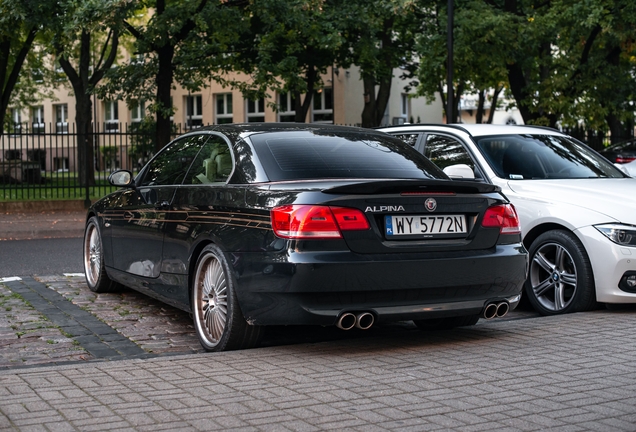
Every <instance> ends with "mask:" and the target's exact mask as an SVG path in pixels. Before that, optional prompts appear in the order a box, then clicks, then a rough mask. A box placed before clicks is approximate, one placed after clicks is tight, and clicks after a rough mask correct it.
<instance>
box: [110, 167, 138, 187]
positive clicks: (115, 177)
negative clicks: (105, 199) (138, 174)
mask: <svg viewBox="0 0 636 432" xmlns="http://www.w3.org/2000/svg"><path fill="white" fill-rule="evenodd" d="M132 180H133V175H132V173H131V172H130V171H127V170H119V171H115V172H113V173H111V174H110V175H109V176H108V182H109V183H110V184H112V185H113V186H119V187H131V186H132V185H133V181H132Z"/></svg>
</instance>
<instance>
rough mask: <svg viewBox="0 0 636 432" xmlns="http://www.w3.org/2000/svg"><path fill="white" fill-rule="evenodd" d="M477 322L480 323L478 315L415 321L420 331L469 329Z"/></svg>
mask: <svg viewBox="0 0 636 432" xmlns="http://www.w3.org/2000/svg"><path fill="white" fill-rule="evenodd" d="M477 321H479V316H478V315H466V316H458V317H445V318H431V319H423V320H413V322H414V323H415V325H416V326H417V328H418V329H420V330H427V331H435V330H448V329H452V328H455V327H468V326H472V325H475V324H477Z"/></svg>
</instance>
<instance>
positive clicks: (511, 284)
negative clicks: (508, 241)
mask: <svg viewBox="0 0 636 432" xmlns="http://www.w3.org/2000/svg"><path fill="white" fill-rule="evenodd" d="M233 258H234V259H233V260H232V262H233V263H234V268H235V275H237V295H238V299H239V304H240V306H241V310H242V312H243V315H244V316H245V318H246V320H247V321H248V322H249V323H251V324H255V325H289V324H304V325H334V324H335V323H336V321H337V318H338V317H339V316H340V315H341V314H342V313H344V312H363V311H365V312H371V313H373V314H374V316H375V320H376V322H388V321H401V320H411V319H426V318H436V317H444V316H460V315H477V314H479V313H480V312H481V311H482V310H483V308H484V305H485V304H486V303H488V302H491V301H502V300H503V301H508V302H511V308H514V307H516V303H515V301H516V300H515V298H516V296H518V295H519V294H520V293H521V290H522V288H523V283H524V281H525V278H526V273H527V268H528V255H527V251H526V250H525V248H523V246H521V245H520V244H513V245H500V246H497V247H496V249H493V250H490V251H488V252H487V253H486V252H484V251H480V252H478V253H468V252H462V253H452V254H444V255H441V254H435V255H430V254H429V255H426V254H409V255H406V254H404V255H368V256H367V255H360V254H354V253H351V252H303V253H298V252H294V251H284V252H281V253H276V254H272V253H246V254H236V255H233Z"/></svg>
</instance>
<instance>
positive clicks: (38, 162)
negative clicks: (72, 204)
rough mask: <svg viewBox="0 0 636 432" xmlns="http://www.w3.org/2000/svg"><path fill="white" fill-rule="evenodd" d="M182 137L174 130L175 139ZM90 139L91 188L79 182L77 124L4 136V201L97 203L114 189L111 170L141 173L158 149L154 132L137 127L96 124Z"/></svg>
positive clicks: (0, 156) (0, 145)
mask: <svg viewBox="0 0 636 432" xmlns="http://www.w3.org/2000/svg"><path fill="white" fill-rule="evenodd" d="M46 126H48V127H46ZM183 132H185V131H182V130H178V129H174V130H173V133H174V136H177V135H179V134H181V133H183ZM91 139H92V143H93V170H92V171H93V175H92V180H89V181H88V185H87V182H85V181H80V178H79V176H80V171H83V170H80V166H79V155H78V148H77V143H78V133H77V131H76V129H75V127H74V125H72V124H68V125H67V124H64V125H61V126H60V125H59V124H53V125H41V124H40V125H38V127H37V128H35V127H34V128H32V129H31V130H28V129H27V128H26V127H23V128H20V129H18V130H16V129H13V130H9V131H8V133H5V134H3V135H2V136H0V200H5V201H11V200H40V199H84V200H92V201H94V200H95V199H97V198H100V197H102V196H104V195H106V194H107V193H109V192H111V191H112V190H114V189H115V188H114V187H113V186H111V185H110V184H109V183H108V175H109V174H110V173H111V172H112V171H114V170H116V169H120V168H124V169H129V170H131V171H133V172H136V171H138V170H139V168H141V166H142V165H143V164H144V163H145V162H146V161H147V160H148V159H149V157H150V156H151V154H152V151H153V149H154V129H153V128H144V127H143V125H141V126H140V125H138V124H115V125H113V124H105V125H97V126H96V127H95V128H94V132H93V134H92V137H91ZM90 171H91V170H89V172H90ZM89 179H90V177H89Z"/></svg>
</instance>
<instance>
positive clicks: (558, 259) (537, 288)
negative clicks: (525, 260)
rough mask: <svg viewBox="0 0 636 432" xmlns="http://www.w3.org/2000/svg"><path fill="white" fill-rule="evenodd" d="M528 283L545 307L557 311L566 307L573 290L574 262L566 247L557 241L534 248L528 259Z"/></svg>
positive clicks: (574, 291)
mask: <svg viewBox="0 0 636 432" xmlns="http://www.w3.org/2000/svg"><path fill="white" fill-rule="evenodd" d="M530 283H531V286H532V291H533V294H534V297H535V298H536V300H537V302H538V303H539V304H541V306H543V307H544V308H545V309H547V310H550V311H553V312H558V311H561V310H563V309H565V308H567V307H568V306H569V305H570V303H571V302H572V301H573V300H574V297H575V295H576V290H577V274H576V265H575V263H574V260H573V259H572V256H571V255H570V253H569V252H568V250H567V249H566V248H564V247H563V246H562V245H561V244H559V243H546V244H544V245H542V246H541V247H540V248H539V249H537V251H536V253H535V254H534V256H533V257H532V262H531V263H530Z"/></svg>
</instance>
